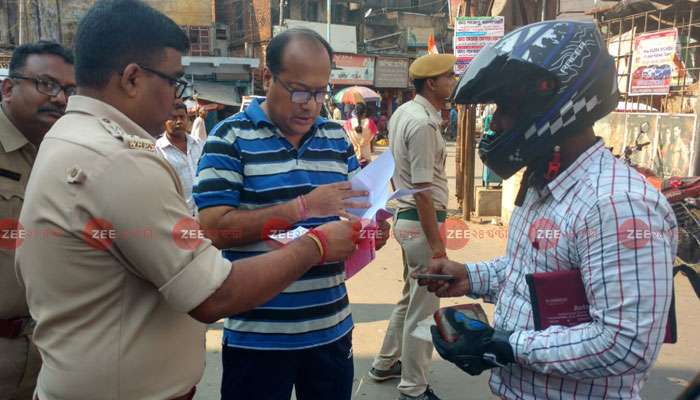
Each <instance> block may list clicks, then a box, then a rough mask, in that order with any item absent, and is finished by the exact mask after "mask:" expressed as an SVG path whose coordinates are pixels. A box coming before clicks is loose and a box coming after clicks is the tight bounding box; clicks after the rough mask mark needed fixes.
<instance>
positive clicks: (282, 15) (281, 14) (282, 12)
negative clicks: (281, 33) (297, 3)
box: [279, 0, 284, 28]
mask: <svg viewBox="0 0 700 400" xmlns="http://www.w3.org/2000/svg"><path fill="white" fill-rule="evenodd" d="M279 23H280V28H281V27H282V25H284V0H280V18H279Z"/></svg>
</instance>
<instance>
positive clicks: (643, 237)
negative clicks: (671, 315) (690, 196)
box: [466, 141, 677, 399]
mask: <svg viewBox="0 0 700 400" xmlns="http://www.w3.org/2000/svg"><path fill="white" fill-rule="evenodd" d="M549 231H557V232H558V233H556V234H551V233H550V234H542V232H549ZM508 235H509V236H508V246H507V251H506V255H505V256H504V257H501V258H498V259H495V260H493V261H490V262H483V263H476V264H467V265H466V268H467V271H468V272H469V277H470V280H471V284H472V294H473V295H476V296H484V297H486V298H487V299H489V298H490V299H494V300H496V309H495V317H494V325H495V327H496V328H499V329H503V330H508V331H514V333H513V334H512V335H511V336H510V344H511V346H512V347H513V350H514V354H515V358H516V363H514V364H510V365H508V366H507V367H506V368H497V369H494V370H493V373H492V375H491V380H490V385H491V389H492V391H493V392H494V393H495V394H497V395H499V396H501V397H502V398H505V399H639V392H640V389H641V387H642V384H643V383H644V381H645V380H646V378H647V375H648V372H649V370H650V368H651V366H652V364H653V363H654V361H655V360H656V357H657V355H658V352H659V349H660V347H661V344H662V342H663V338H664V333H665V327H666V320H667V317H668V310H669V307H670V305H671V293H672V280H673V274H672V266H673V259H674V257H675V253H676V241H677V232H676V220H675V217H674V215H673V210H672V209H671V207H670V206H669V204H668V202H667V201H666V199H665V198H664V197H663V196H662V195H661V194H659V192H658V191H656V190H655V189H654V188H652V187H651V186H650V185H649V184H647V183H646V181H645V180H644V179H643V178H642V176H641V175H640V174H638V173H637V172H636V171H634V170H632V169H630V168H629V167H627V166H626V165H625V164H623V163H622V162H621V161H619V160H617V159H616V158H614V157H613V155H612V154H611V153H610V152H609V151H608V150H607V149H605V148H604V147H603V143H602V142H601V141H598V143H596V144H595V145H593V146H592V147H591V148H589V149H588V150H587V151H586V152H585V153H584V154H582V155H581V156H580V157H579V158H578V159H577V160H576V162H574V164H572V166H571V167H569V168H567V169H566V170H565V171H563V172H562V173H561V174H560V175H559V176H558V177H557V178H556V179H555V180H554V181H552V182H550V183H549V184H548V185H547V186H546V187H545V188H544V189H543V192H542V194H541V195H540V194H539V192H538V191H537V190H536V189H534V188H530V189H528V192H527V194H526V197H525V200H524V203H523V205H522V206H521V207H518V208H517V209H516V210H515V211H514V213H513V216H512V219H511V224H510V228H509V233H508ZM630 235H631V236H630ZM542 238H549V239H542ZM635 238H636V239H635ZM573 268H579V269H580V271H581V276H582V279H583V284H584V287H585V290H586V296H587V298H588V302H589V304H590V314H591V317H592V319H593V321H592V322H590V323H585V324H581V325H577V326H574V327H570V328H567V327H562V326H551V327H549V328H548V329H546V330H543V331H535V330H534V323H533V318H532V308H531V304H530V299H529V297H530V296H529V292H528V286H527V284H526V282H525V275H526V274H528V273H533V272H548V271H557V270H567V269H573Z"/></svg>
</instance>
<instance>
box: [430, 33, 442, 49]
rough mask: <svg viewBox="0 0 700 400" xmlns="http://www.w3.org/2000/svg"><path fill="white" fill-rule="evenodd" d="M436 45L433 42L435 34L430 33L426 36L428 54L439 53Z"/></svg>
mask: <svg viewBox="0 0 700 400" xmlns="http://www.w3.org/2000/svg"><path fill="white" fill-rule="evenodd" d="M439 53H440V52H439V51H438V48H437V45H436V44H435V36H433V34H432V33H431V34H430V36H428V54H439Z"/></svg>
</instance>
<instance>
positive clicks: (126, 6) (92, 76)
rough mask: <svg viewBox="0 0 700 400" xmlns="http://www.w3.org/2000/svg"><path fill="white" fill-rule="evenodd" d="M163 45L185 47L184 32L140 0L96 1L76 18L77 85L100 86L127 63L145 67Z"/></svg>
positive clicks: (186, 46) (155, 56) (99, 87)
mask: <svg viewBox="0 0 700 400" xmlns="http://www.w3.org/2000/svg"><path fill="white" fill-rule="evenodd" d="M166 47H170V48H173V49H175V50H177V51H179V52H181V53H186V52H187V51H188V50H189V47H190V43H189V40H188V39H187V35H185V32H183V31H182V29H180V27H179V26H178V25H177V24H176V23H175V22H173V20H171V19H170V18H168V17H167V16H165V15H164V14H162V13H161V12H159V11H157V10H155V9H153V8H152V7H150V6H148V5H147V4H145V3H144V2H142V1H141V0H100V1H98V2H97V3H96V4H95V5H94V6H92V7H91V8H90V9H89V10H88V12H87V13H86V14H85V16H84V17H83V19H82V20H81V21H80V25H79V26H78V31H77V33H76V35H75V56H76V63H75V78H76V81H77V83H78V86H84V87H90V88H94V89H101V88H103V87H104V86H105V85H106V84H107V82H108V81H109V79H110V77H111V76H112V74H114V73H119V72H121V71H122V70H123V69H124V68H125V67H126V66H127V65H129V64H131V63H137V64H144V65H146V66H148V65H149V64H152V63H153V62H155V61H157V60H158V58H159V57H161V56H162V54H163V51H164V50H165V48H166Z"/></svg>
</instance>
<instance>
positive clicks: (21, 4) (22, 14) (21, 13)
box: [17, 0, 27, 45]
mask: <svg viewBox="0 0 700 400" xmlns="http://www.w3.org/2000/svg"><path fill="white" fill-rule="evenodd" d="M18 5H19V12H18V14H19V15H18V16H17V19H18V20H19V44H20V45H23V44H24V42H25V41H26V33H25V32H24V30H25V29H26V27H25V24H26V21H25V20H24V18H25V15H26V12H27V10H26V9H25V7H24V6H25V4H24V0H19V4H18Z"/></svg>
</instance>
